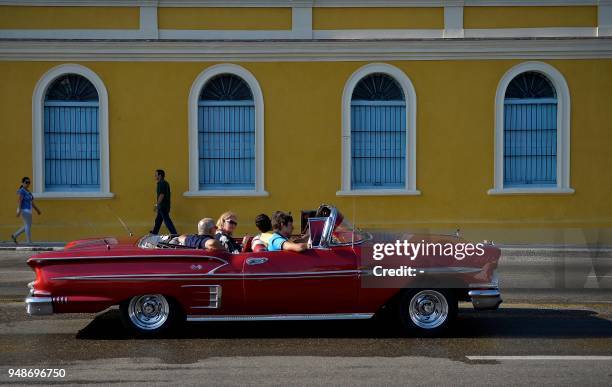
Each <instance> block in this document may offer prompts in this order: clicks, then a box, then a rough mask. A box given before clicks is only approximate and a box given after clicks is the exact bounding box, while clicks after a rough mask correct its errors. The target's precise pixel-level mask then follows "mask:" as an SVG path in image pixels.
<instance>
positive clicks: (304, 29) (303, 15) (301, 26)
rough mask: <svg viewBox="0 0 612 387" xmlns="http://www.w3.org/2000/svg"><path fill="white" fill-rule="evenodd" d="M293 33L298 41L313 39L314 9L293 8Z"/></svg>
mask: <svg viewBox="0 0 612 387" xmlns="http://www.w3.org/2000/svg"><path fill="white" fill-rule="evenodd" d="M291 32H292V34H293V36H294V38H296V39H312V37H313V36H312V7H293V9H292V10H291Z"/></svg>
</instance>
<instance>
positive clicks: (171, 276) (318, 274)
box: [52, 270, 363, 281]
mask: <svg viewBox="0 0 612 387" xmlns="http://www.w3.org/2000/svg"><path fill="white" fill-rule="evenodd" d="M362 273H363V271H361V270H335V271H311V272H291V273H243V274H217V273H212V272H208V273H184V274H176V273H160V274H109V275H88V276H67V277H54V278H52V280H90V281H91V280H93V281H98V280H117V279H125V280H150V279H161V280H164V279H165V280H179V279H188V280H192V279H224V280H232V279H234V280H239V279H245V280H247V279H248V280H250V279H256V280H264V279H296V278H327V277H347V276H355V275H358V274H362Z"/></svg>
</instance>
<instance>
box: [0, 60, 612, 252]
mask: <svg viewBox="0 0 612 387" xmlns="http://www.w3.org/2000/svg"><path fill="white" fill-rule="evenodd" d="M519 62H520V61H518V60H469V61H468V60H466V61H391V62H388V63H390V64H392V65H394V66H397V67H399V68H400V69H402V70H403V71H404V72H405V73H406V74H407V75H408V76H409V77H410V79H411V80H412V82H413V84H414V87H415V89H416V94H417V98H418V101H417V188H418V189H419V190H421V192H422V195H421V196H390V197H337V196H336V191H337V190H339V189H340V175H341V155H340V149H341V96H342V90H343V88H344V85H345V82H346V80H347V79H348V78H349V76H350V75H351V74H352V73H353V72H354V71H355V70H356V69H358V68H359V67H361V66H362V65H365V64H366V62H335V63H332V62H257V63H241V62H238V64H240V65H242V66H244V67H245V68H247V69H248V70H249V71H251V72H252V73H253V74H254V76H255V77H256V78H257V79H258V81H259V83H260V86H261V88H262V91H263V96H264V101H265V189H266V190H267V191H268V192H269V193H270V196H269V197H262V198H231V197H228V198H186V197H184V196H183V195H182V194H183V192H185V191H187V190H188V129H187V112H188V106H187V98H188V94H189V89H190V87H191V85H192V83H193V81H194V80H195V78H196V77H197V75H198V74H199V73H200V72H201V71H202V70H204V69H205V68H207V67H208V66H212V65H214V64H215V63H196V62H184V63H169V62H160V63H155V62H138V63H124V62H83V63H81V64H82V65H84V66H87V67H89V68H90V69H92V70H93V71H95V72H96V73H97V74H98V75H99V76H100V77H101V79H102V80H103V81H104V83H105V85H106V87H107V90H108V95H109V109H110V112H109V120H110V122H109V128H110V184H111V191H112V192H114V193H115V197H114V198H113V199H108V200H75V199H64V200H49V199H45V200H43V199H39V200H38V201H37V203H38V206H39V207H40V208H41V210H42V211H43V215H42V216H40V217H38V216H36V215H35V216H34V231H33V236H34V239H35V240H69V239H73V238H76V237H85V236H91V235H122V234H124V231H123V229H122V228H121V226H120V223H119V221H118V220H117V216H120V217H121V218H122V219H123V220H124V221H125V222H126V223H127V224H128V225H129V226H130V227H131V228H132V229H133V231H134V232H135V233H136V234H143V233H145V232H146V231H148V230H149V229H150V228H151V227H152V223H153V218H154V215H155V214H154V212H153V203H154V200H155V193H154V192H155V182H154V179H153V171H154V169H156V168H163V169H165V170H166V172H167V179H168V181H169V182H170V184H171V187H172V213H171V214H172V217H173V219H174V221H175V223H176V224H177V227H178V230H179V231H180V232H195V225H196V222H197V220H198V219H199V218H201V217H204V216H211V217H215V218H216V217H217V216H218V215H219V214H220V213H221V212H223V211H225V210H228V209H231V210H234V211H236V212H237V213H238V215H239V218H240V225H239V229H238V232H239V233H244V232H251V233H252V232H254V231H255V229H254V226H253V219H254V217H255V216H256V215H257V214H258V213H260V212H266V213H268V214H270V213H272V212H273V211H274V210H278V209H283V210H287V211H292V212H293V214H295V215H298V214H299V210H300V209H310V208H316V206H317V205H318V204H319V203H321V202H327V203H334V204H337V205H338V206H339V208H340V209H341V210H342V211H344V212H345V213H346V216H347V218H349V219H353V218H356V221H357V224H358V225H359V226H361V227H371V228H396V229H417V228H427V229H436V230H437V229H448V230H450V229H454V228H455V227H456V226H459V227H461V228H463V229H466V230H469V229H473V230H484V231H483V232H484V234H482V235H485V236H488V237H490V238H493V239H495V240H501V241H504V240H506V241H513V242H516V241H517V239H518V241H525V240H527V239H529V238H531V239H532V240H534V239H535V240H534V241H537V242H540V243H544V242H557V243H559V242H562V241H565V240H566V239H564V238H568V237H567V235H568V234H572V235H573V236H572V237H571V238H573V239H572V240H574V239H576V238H577V239H578V241H580V240H581V238H582V240H584V238H587V236H585V232H584V231H582V230H581V228H583V227H586V228H606V227H607V228H612V206H610V198H611V197H612V196H611V195H612V179H610V178H608V177H609V175H610V171H611V170H612V152H610V149H609V148H610V144H612V124H611V123H612V109H610V101H611V100H612V60H604V59H601V60H551V61H547V62H548V63H550V64H551V65H552V66H554V67H556V68H557V69H558V70H559V71H560V72H561V73H562V74H563V75H564V76H565V78H566V80H567V82H568V85H569V89H570V93H571V103H572V105H571V186H572V188H574V189H575V190H576V192H575V194H573V195H561V196H555V195H522V196H489V195H487V190H488V189H490V188H492V187H493V136H494V130H493V126H494V99H495V91H496V88H497V85H498V82H499V80H500V78H501V77H502V76H503V74H504V73H505V72H506V71H507V70H508V69H509V68H511V67H512V66H514V65H516V64H517V63H519ZM58 64H60V63H56V62H53V63H52V62H0V84H2V85H3V87H2V88H0V128H1V129H0V131H1V138H2V140H1V141H2V142H1V146H0V165H2V166H3V181H4V183H3V184H2V190H0V240H7V239H8V238H9V235H10V233H11V232H13V231H14V230H15V229H17V227H18V226H20V224H21V221H20V219H18V218H16V217H15V209H16V194H15V192H16V190H17V188H18V185H19V182H20V179H21V178H22V177H23V176H31V175H32V111H31V109H32V92H33V90H34V86H35V84H36V82H37V81H38V79H39V78H40V77H41V76H42V75H43V74H44V73H45V72H46V71H47V70H49V69H50V68H52V67H53V66H56V65H58ZM298 217H299V215H298ZM526 228H527V229H528V231H525V229H526ZM508 229H513V230H516V233H515V234H513V235H514V236H511V235H510V234H511V233H508V232H507V230H508ZM529 230H531V231H529ZM533 230H537V232H534V231H533ZM555 230H557V231H555ZM597 232H600V233H601V230H600V231H597V230H595V231H589V232H588V233H589V235H590V236H588V238H594V237H593V235H599V234H597ZM593 233H595V234H593ZM478 235H481V234H478ZM517 235H519V236H517ZM520 235H522V236H520ZM609 241H610V242H612V239H609Z"/></svg>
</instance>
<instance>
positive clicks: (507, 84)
mask: <svg viewBox="0 0 612 387" xmlns="http://www.w3.org/2000/svg"><path fill="white" fill-rule="evenodd" d="M569 109H570V102H569V89H568V87H567V83H566V82H565V79H564V78H563V76H562V75H561V73H560V72H559V71H557V70H556V69H555V68H553V67H552V66H550V65H548V64H546V63H542V62H525V63H521V64H519V65H517V66H515V67H513V68H512V69H510V70H509V71H508V72H507V73H506V74H505V75H504V77H503V78H502V80H501V81H500V84H499V86H498V89H497V96H496V119H495V188H494V189H492V190H490V191H489V193H490V194H521V193H572V192H574V191H573V190H572V189H571V188H570V187H569V124H570V123H569Z"/></svg>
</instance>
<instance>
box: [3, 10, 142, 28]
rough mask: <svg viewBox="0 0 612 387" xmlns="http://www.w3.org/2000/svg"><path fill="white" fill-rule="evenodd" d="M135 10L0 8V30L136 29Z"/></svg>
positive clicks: (137, 16) (137, 25)
mask: <svg viewBox="0 0 612 387" xmlns="http://www.w3.org/2000/svg"><path fill="white" fill-rule="evenodd" d="M138 28H140V10H139V8H138V7H21V6H19V7H15V6H0V29H37V30H44V29H136V30H137V29H138Z"/></svg>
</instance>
